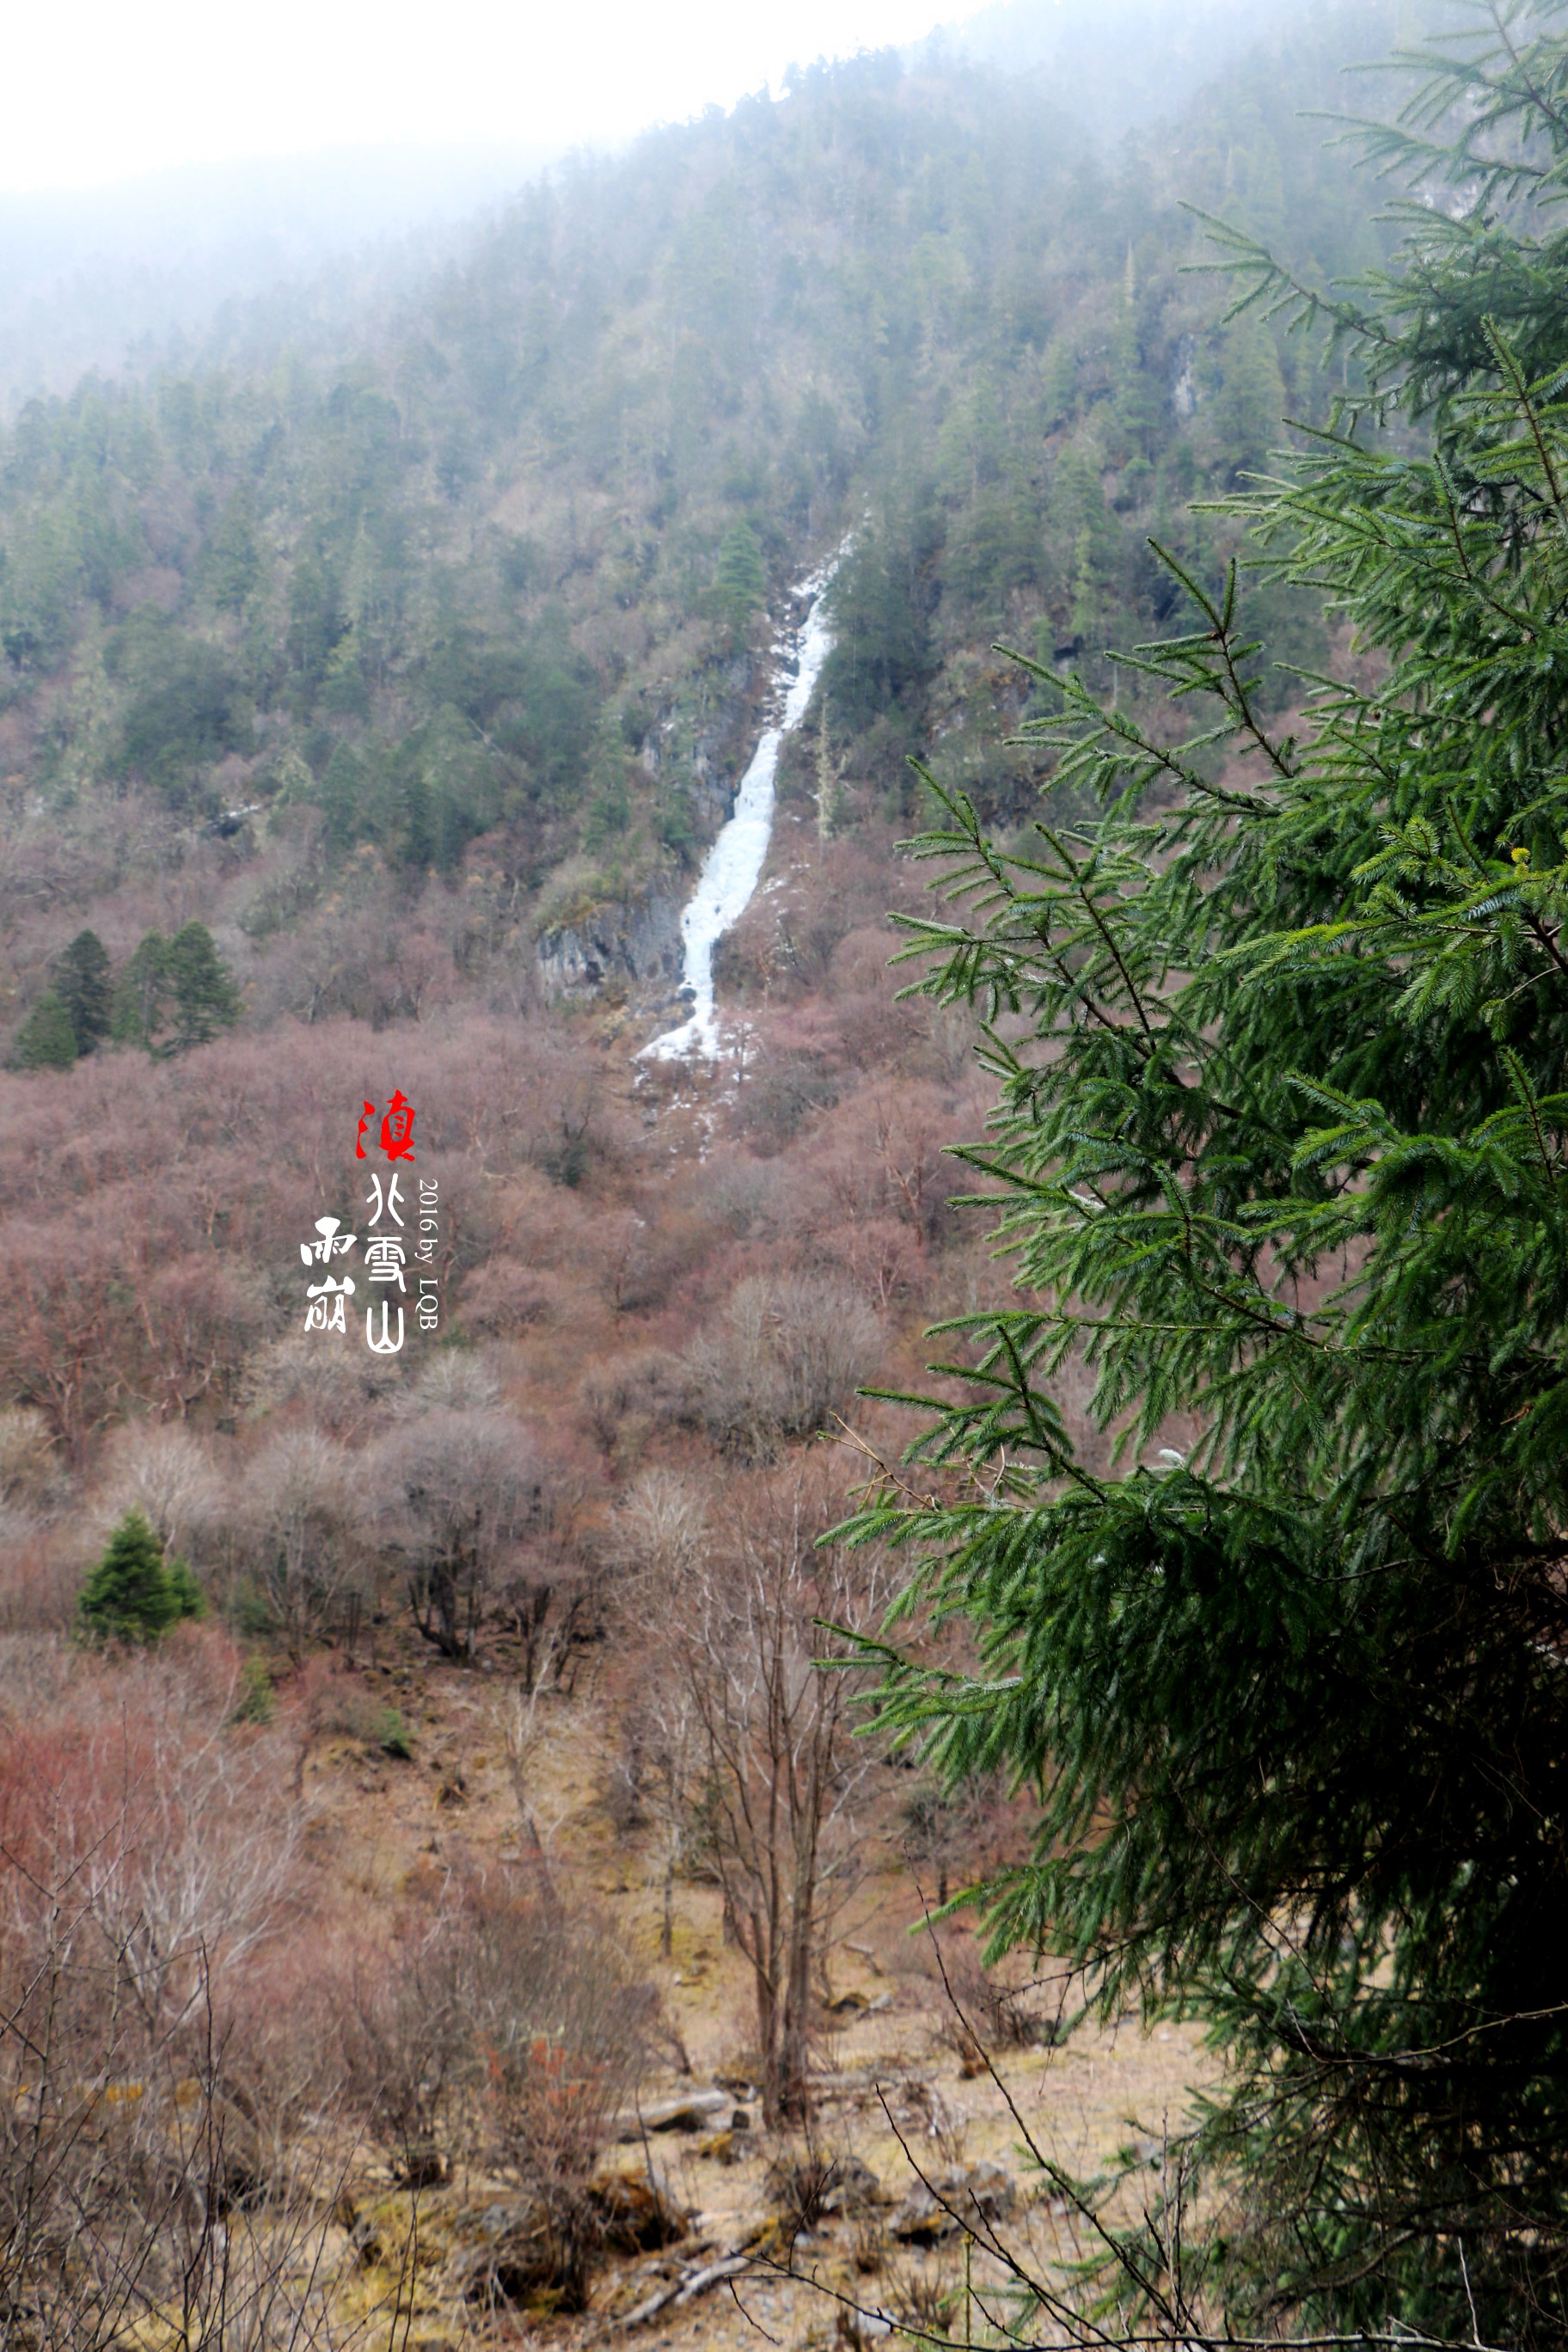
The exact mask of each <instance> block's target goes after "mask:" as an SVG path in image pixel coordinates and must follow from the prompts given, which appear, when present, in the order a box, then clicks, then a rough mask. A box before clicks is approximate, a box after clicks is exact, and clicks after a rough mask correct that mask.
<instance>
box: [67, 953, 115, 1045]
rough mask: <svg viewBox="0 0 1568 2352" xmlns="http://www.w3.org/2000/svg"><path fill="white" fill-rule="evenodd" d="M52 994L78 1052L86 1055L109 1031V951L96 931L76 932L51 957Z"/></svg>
mask: <svg viewBox="0 0 1568 2352" xmlns="http://www.w3.org/2000/svg"><path fill="white" fill-rule="evenodd" d="M55 993H56V995H57V996H58V998H59V1000H60V1003H62V1004H63V1005H64V1007H65V1010H66V1017H67V1019H68V1021H69V1023H70V1025H71V1034H72V1036H73V1037H74V1038H75V1040H76V1050H77V1052H78V1053H79V1054H90V1053H91V1052H92V1050H93V1048H94V1046H95V1045H101V1044H102V1043H103V1040H104V1039H105V1038H106V1037H107V1036H108V1034H109V1028H110V1018H111V1016H112V1013H113V1010H114V990H113V986H112V982H111V978H110V961H109V950H108V949H107V948H106V947H105V946H104V944H103V941H102V940H100V938H99V936H98V933H97V932H96V931H79V932H78V933H77V935H76V937H75V939H74V940H72V941H71V943H70V945H69V947H68V948H64V949H62V950H61V951H60V953H59V954H58V956H57V957H56V959H55Z"/></svg>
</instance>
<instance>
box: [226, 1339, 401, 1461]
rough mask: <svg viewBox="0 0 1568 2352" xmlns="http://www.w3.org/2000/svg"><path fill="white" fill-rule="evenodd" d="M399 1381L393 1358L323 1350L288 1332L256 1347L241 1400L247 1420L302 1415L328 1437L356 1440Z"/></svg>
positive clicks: (363, 1350)
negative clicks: (286, 1334) (293, 1412)
mask: <svg viewBox="0 0 1568 2352" xmlns="http://www.w3.org/2000/svg"><path fill="white" fill-rule="evenodd" d="M402 1381H403V1373H402V1370H401V1368H400V1366H399V1364H398V1361H397V1359H396V1358H395V1357H393V1358H388V1357H385V1356H373V1355H372V1354H371V1353H370V1351H369V1349H366V1348H324V1347H322V1346H321V1343H320V1340H319V1339H317V1338H314V1337H312V1338H307V1337H306V1335H305V1334H304V1333H303V1332H302V1331H291V1332H289V1335H288V1336H287V1338H285V1339H276V1340H274V1341H273V1342H272V1343H271V1345H270V1346H268V1347H266V1348H262V1349H258V1351H257V1353H256V1354H255V1355H254V1356H253V1357H252V1358H251V1360H250V1362H249V1365H248V1367H247V1373H246V1378H245V1382H244V1386H243V1389H242V1391H241V1402H242V1405H243V1408H244V1410H245V1412H246V1414H247V1418H248V1419H250V1420H253V1421H260V1420H265V1419H266V1418H267V1417H268V1415H270V1414H273V1413H284V1412H289V1411H290V1410H295V1411H300V1412H304V1413H305V1414H306V1415H307V1416H308V1418H309V1419H310V1421H311V1422H312V1423H315V1424H317V1425H318V1426H319V1427H321V1429H324V1430H327V1431H329V1432H330V1433H331V1435H332V1436H334V1437H339V1438H353V1437H356V1436H358V1435H359V1434H360V1433H362V1432H363V1430H364V1429H365V1428H366V1427H367V1426H368V1425H369V1423H370V1422H371V1421H372V1419H373V1418H374V1416H375V1415H376V1414H378V1413H379V1412H382V1411H383V1410H384V1407H385V1405H386V1402H387V1401H388V1399H389V1398H391V1397H393V1396H395V1394H396V1393H397V1391H398V1390H399V1389H400V1387H401V1385H402Z"/></svg>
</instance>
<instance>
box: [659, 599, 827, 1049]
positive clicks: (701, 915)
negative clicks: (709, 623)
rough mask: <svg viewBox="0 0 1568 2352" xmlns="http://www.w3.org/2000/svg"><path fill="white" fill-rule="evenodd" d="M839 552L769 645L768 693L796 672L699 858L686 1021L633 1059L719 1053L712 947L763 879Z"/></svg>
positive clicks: (687, 919) (685, 922) (688, 934)
mask: <svg viewBox="0 0 1568 2352" xmlns="http://www.w3.org/2000/svg"><path fill="white" fill-rule="evenodd" d="M837 562H838V559H837V556H836V557H834V558H833V559H832V561H831V562H828V563H826V564H825V565H824V566H823V568H822V570H821V571H820V572H813V573H812V575H811V577H810V578H809V579H807V580H803V581H802V582H801V583H800V586H799V587H798V588H797V589H796V590H795V594H796V596H797V597H804V598H805V599H806V600H807V601H806V610H805V619H804V621H803V622H802V623H801V625H800V627H799V629H798V630H797V631H795V633H794V634H793V635H790V636H787V637H783V638H781V639H779V640H778V642H777V643H776V644H775V646H774V647H773V691H774V692H775V693H776V692H777V689H778V687H779V685H780V683H781V682H782V680H783V678H784V677H785V676H787V672H788V665H789V662H790V660H791V658H792V657H793V659H794V661H795V676H794V677H793V678H791V679H790V682H789V685H788V688H787V689H786V691H785V693H784V708H783V710H782V711H781V712H780V714H779V718H778V721H777V723H776V725H774V726H772V727H769V728H766V729H765V730H763V738H762V740H761V741H760V742H759V744H758V745H757V748H756V750H755V751H754V752H753V753H752V764H751V766H750V767H749V768H748V769H747V770H746V772H745V774H744V775H743V776H742V779H741V789H740V791H739V792H738V793H736V795H735V813H734V814H733V815H732V816H731V819H730V821H729V823H728V824H725V825H724V826H722V827H721V830H720V832H719V834H718V835H717V837H716V839H715V841H714V843H713V846H712V848H711V849H710V851H709V852H708V855H707V856H706V857H705V858H704V859H703V861H702V871H701V873H700V875H699V876H698V877H697V887H696V889H695V890H694V891H693V892H692V894H691V897H690V898H689V900H688V901H687V904H686V907H685V909H684V910H683V912H682V914H681V918H680V937H681V940H682V943H683V950H684V953H683V959H682V965H681V975H680V978H681V988H680V993H681V997H682V999H683V1001H684V1002H685V1003H689V1005H690V1007H691V1015H690V1018H689V1020H687V1021H683V1022H682V1023H681V1024H680V1026H679V1029H667V1030H666V1031H665V1033H664V1034H663V1036H662V1037H655V1038H654V1039H653V1040H652V1042H651V1043H650V1044H649V1045H645V1046H644V1047H643V1049H642V1053H641V1054H640V1055H639V1056H638V1059H639V1060H643V1061H654V1062H677V1061H680V1060H682V1059H684V1058H685V1057H686V1056H688V1055H694V1054H700V1055H702V1056H703V1057H704V1058H705V1059H706V1060H708V1061H712V1060H714V1059H715V1058H716V1056H717V1055H718V1052H719V1016H718V1010H717V1007H716V1006H715V1003H714V1001H713V950H714V949H715V947H716V946H717V945H718V943H719V941H720V940H721V939H722V937H723V935H724V933H725V932H726V931H727V930H728V929H730V927H731V924H732V923H737V922H739V920H740V919H741V917H742V915H743V914H744V913H745V911H746V908H747V907H748V906H749V905H750V903H751V899H752V892H753V891H754V890H755V889H756V887H757V884H758V881H759V880H760V879H761V877H762V871H763V862H764V860H765V859H766V857H767V854H768V843H769V840H770V838H771V837H772V835H773V778H774V776H775V775H776V774H777V772H778V764H779V750H780V747H781V746H782V744H783V742H784V737H785V736H786V735H789V734H792V733H793V732H794V730H795V729H796V728H797V727H798V726H799V725H800V722H801V720H802V719H804V718H805V714H806V711H807V709H808V708H809V707H810V703H811V698H812V695H813V694H814V692H815V691H816V681H817V679H818V678H819V677H820V676H821V675H822V665H823V663H824V662H825V661H826V659H827V656H828V653H829V652H830V650H831V648H832V644H833V640H832V637H831V635H829V632H828V627H827V620H826V614H824V612H823V609H822V600H823V597H824V596H825V595H826V592H827V586H828V583H829V582H830V581H831V579H832V577H833V574H834V572H835V571H836V569H837Z"/></svg>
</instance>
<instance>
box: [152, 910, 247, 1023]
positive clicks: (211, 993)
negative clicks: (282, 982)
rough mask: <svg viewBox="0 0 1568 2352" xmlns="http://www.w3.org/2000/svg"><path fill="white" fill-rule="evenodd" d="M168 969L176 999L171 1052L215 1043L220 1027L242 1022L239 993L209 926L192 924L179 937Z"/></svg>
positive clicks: (172, 943) (168, 953)
mask: <svg viewBox="0 0 1568 2352" xmlns="http://www.w3.org/2000/svg"><path fill="white" fill-rule="evenodd" d="M163 970H164V974H165V978H166V982H167V986H168V989H169V993H170V996H171V998H172V1000H173V1002H172V1005H171V1023H172V1034H171V1035H170V1038H169V1041H168V1044H167V1046H166V1047H165V1051H166V1052H168V1053H171V1054H183V1053H184V1052H186V1051H187V1050H188V1049H189V1047H191V1046H192V1045H210V1044H211V1042H212V1040H213V1039H214V1038H215V1037H216V1035H217V1033H218V1031H219V1030H220V1029H232V1028H233V1026H234V1024H235V1023H236V1022H237V1020H238V1018H239V991H238V989H237V987H236V986H235V983H234V980H233V977H232V975H231V974H230V972H229V971H228V968H227V966H226V964H225V962H224V960H223V958H222V957H221V956H220V955H219V953H218V951H217V947H216V942H215V941H214V939H213V935H212V933H211V932H210V931H209V930H208V929H207V927H206V925H205V923H187V924H186V925H185V926H184V929H183V930H178V931H176V932H175V933H174V938H173V939H172V940H170V941H169V944H168V948H167V950H166V951H165V956H164V965H163Z"/></svg>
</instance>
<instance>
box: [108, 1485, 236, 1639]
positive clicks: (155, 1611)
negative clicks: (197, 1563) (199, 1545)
mask: <svg viewBox="0 0 1568 2352" xmlns="http://www.w3.org/2000/svg"><path fill="white" fill-rule="evenodd" d="M79 1606H80V1611H81V1619H82V1623H83V1625H84V1626H85V1627H86V1629H87V1630H88V1632H89V1633H96V1634H100V1635H103V1636H107V1637H108V1638H109V1639H110V1640H112V1641H119V1642H155V1641H156V1640H157V1639H158V1637H159V1635H160V1634H162V1633H167V1632H168V1630H169V1627H170V1626H171V1625H174V1624H176V1623H177V1622H179V1621H180V1619H182V1618H184V1617H199V1616H201V1615H202V1613H203V1611H204V1608H205V1602H204V1601H203V1599H202V1593H201V1589H200V1587H199V1586H198V1585H197V1583H196V1580H195V1577H194V1576H193V1575H192V1574H191V1571H190V1569H189V1567H188V1566H187V1565H186V1563H185V1561H184V1559H173V1560H170V1561H167V1562H165V1560H164V1558H163V1546H162V1544H161V1543H160V1542H159V1541H158V1538H157V1537H156V1536H155V1535H154V1533H153V1529H152V1528H151V1526H150V1525H149V1524H148V1521H147V1519H146V1517H145V1516H144V1514H143V1513H142V1512H141V1511H134V1510H132V1511H127V1513H126V1514H125V1517H123V1518H122V1519H121V1522H120V1524H119V1526H118V1527H117V1528H115V1530H114V1532H113V1534H112V1535H111V1536H110V1538H109V1545H108V1549H106V1550H105V1552H104V1555H103V1557H102V1559H100V1561H99V1563H98V1565H97V1567H96V1568H95V1569H94V1570H93V1571H92V1573H91V1575H90V1576H89V1578H88V1580H87V1582H86V1584H85V1585H84V1586H83V1587H82V1592H81V1601H80V1603H79Z"/></svg>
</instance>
